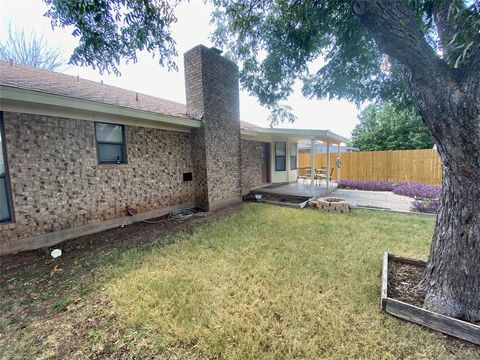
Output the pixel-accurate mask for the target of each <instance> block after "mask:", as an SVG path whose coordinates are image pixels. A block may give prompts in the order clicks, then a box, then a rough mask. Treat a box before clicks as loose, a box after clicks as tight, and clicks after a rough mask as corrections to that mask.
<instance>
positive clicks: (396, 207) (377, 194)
mask: <svg viewBox="0 0 480 360" xmlns="http://www.w3.org/2000/svg"><path fill="white" fill-rule="evenodd" d="M331 196H335V197H341V198H343V199H345V200H346V201H347V202H348V203H350V204H351V205H353V206H360V207H371V208H378V209H384V210H393V211H403V212H411V208H410V204H411V203H412V201H413V199H412V198H409V197H406V196H401V195H396V194H394V193H392V192H390V191H362V190H345V189H337V190H335V191H334V192H332V194H331Z"/></svg>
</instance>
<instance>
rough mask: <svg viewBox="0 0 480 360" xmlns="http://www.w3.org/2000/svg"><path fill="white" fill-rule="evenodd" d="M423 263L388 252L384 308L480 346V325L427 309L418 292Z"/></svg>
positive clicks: (384, 268)
mask: <svg viewBox="0 0 480 360" xmlns="http://www.w3.org/2000/svg"><path fill="white" fill-rule="evenodd" d="M426 264H427V263H426V262H425V261H423V260H417V259H411V258H406V257H402V256H396V255H392V254H389V253H387V252H386V253H385V254H384V257H383V268H382V290H381V296H380V298H381V308H382V310H384V311H386V312H387V313H389V314H392V315H394V316H396V317H399V318H401V319H404V320H408V321H411V322H414V323H416V324H419V325H423V326H426V327H428V328H430V329H432V330H436V331H440V332H442V333H445V334H448V335H451V336H454V337H457V338H459V339H462V340H466V341H469V342H471V343H473V344H476V345H480V326H479V325H477V324H472V323H469V322H466V321H462V320H458V319H455V318H452V317H449V316H445V315H441V314H437V313H434V312H432V311H429V310H425V309H423V308H422V307H421V306H422V304H423V297H422V296H421V295H420V294H417V293H416V292H415V286H416V285H417V284H418V283H419V281H420V280H421V278H422V274H423V270H424V268H425V266H426Z"/></svg>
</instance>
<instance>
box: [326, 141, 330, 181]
mask: <svg viewBox="0 0 480 360" xmlns="http://www.w3.org/2000/svg"><path fill="white" fill-rule="evenodd" d="M326 175H327V189H330V143H329V142H328V141H327V172H326Z"/></svg>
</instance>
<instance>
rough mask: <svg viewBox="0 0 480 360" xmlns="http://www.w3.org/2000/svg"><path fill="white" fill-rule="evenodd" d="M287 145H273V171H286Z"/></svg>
mask: <svg viewBox="0 0 480 360" xmlns="http://www.w3.org/2000/svg"><path fill="white" fill-rule="evenodd" d="M286 159H287V143H286V142H276V143H275V171H285V170H286V169H287V164H286Z"/></svg>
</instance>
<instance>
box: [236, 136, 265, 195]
mask: <svg viewBox="0 0 480 360" xmlns="http://www.w3.org/2000/svg"><path fill="white" fill-rule="evenodd" d="M241 149H242V189H243V190H244V191H245V190H248V189H251V188H253V187H257V186H260V185H262V183H263V179H262V157H263V147H262V143H261V142H260V141H248V140H242V141H241Z"/></svg>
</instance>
